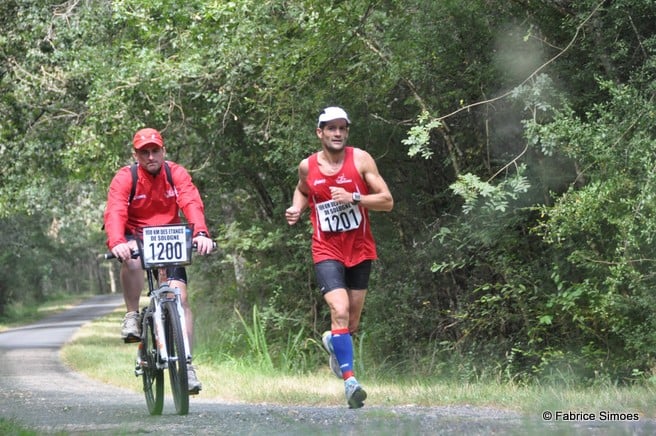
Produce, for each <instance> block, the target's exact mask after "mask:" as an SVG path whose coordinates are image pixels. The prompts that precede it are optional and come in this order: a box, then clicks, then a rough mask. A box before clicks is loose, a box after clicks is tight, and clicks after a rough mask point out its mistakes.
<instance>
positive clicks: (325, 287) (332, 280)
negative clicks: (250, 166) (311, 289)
mask: <svg viewBox="0 0 656 436" xmlns="http://www.w3.org/2000/svg"><path fill="white" fill-rule="evenodd" d="M314 272H315V274H316V276H317V282H319V289H320V290H321V293H322V294H325V293H326V292H330V291H332V290H335V289H347V290H351V289H356V290H365V289H367V287H369V275H370V274H371V261H370V260H365V261H364V262H360V263H359V264H357V265H355V266H352V267H350V268H347V267H345V266H344V264H343V263H341V262H338V261H336V260H324V261H321V262H319V263H315V264H314Z"/></svg>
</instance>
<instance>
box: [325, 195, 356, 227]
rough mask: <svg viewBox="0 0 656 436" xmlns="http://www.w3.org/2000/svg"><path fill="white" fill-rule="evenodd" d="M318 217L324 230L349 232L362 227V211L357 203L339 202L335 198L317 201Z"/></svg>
mask: <svg viewBox="0 0 656 436" xmlns="http://www.w3.org/2000/svg"><path fill="white" fill-rule="evenodd" d="M316 210H317V219H318V220H319V226H320V227H321V230H322V231H324V232H348V231H349V230H355V229H357V228H358V227H360V224H361V223H362V213H361V212H360V208H359V207H358V206H357V205H355V204H344V203H338V202H336V201H334V200H328V201H324V202H322V203H317V205H316Z"/></svg>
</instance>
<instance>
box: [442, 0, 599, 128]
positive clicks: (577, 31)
mask: <svg viewBox="0 0 656 436" xmlns="http://www.w3.org/2000/svg"><path fill="white" fill-rule="evenodd" d="M605 2H606V1H605V0H602V1H600V2H599V4H598V5H597V6H596V7H595V8H594V9H593V10H592V12H590V14H589V15H588V16H587V17H586V18H585V20H583V21H582V22H581V24H579V25H578V26H577V27H576V32H574V36H573V37H572V39H571V40H570V42H569V44H567V46H566V47H565V48H564V49H562V50H561V51H560V52H559V53H558V54H556V55H555V56H554V57H552V58H551V59H549V60H548V61H547V62H545V63H544V64H542V65H541V66H540V67H538V68H537V69H536V70H535V71H533V72H532V73H531V74H530V75H529V76H528V77H527V78H526V79H524V81H522V82H521V83H520V84H518V85H516V86H515V87H513V89H511V90H509V91H507V92H505V93H503V94H501V95H500V96H498V97H495V98H491V99H488V100H482V101H478V102H476V103H472V104H470V105H467V106H463V107H461V108H459V109H457V110H455V111H453V112H451V113H450V114H447V115H444V116H442V117H439V118H435V120H436V121H442V120H445V119H447V118H450V117H452V116H453V115H455V114H457V113H460V112H462V111H464V110H469V109H471V108H473V107H476V106H481V105H484V104H489V103H493V102H495V101H499V100H501V99H504V98H506V97H508V96H509V95H510V94H512V92H513V90H514V89H515V88H517V87H519V86H522V85H524V84H525V83H526V82H528V81H529V80H531V79H532V78H534V77H535V76H537V75H538V74H539V73H540V72H541V71H542V70H544V69H545V68H546V67H547V66H549V65H550V64H552V63H553V62H555V61H556V59H558V58H559V57H561V56H562V55H563V54H565V53H566V52H567V51H568V50H569V49H570V48H571V47H572V46H573V45H574V42H575V41H576V40H577V38H578V36H579V33H580V32H581V29H582V28H583V26H585V25H586V23H587V22H588V21H590V19H591V18H592V17H593V16H594V15H595V14H596V13H597V11H598V10H599V8H601V6H602V5H603V4H604V3H605Z"/></svg>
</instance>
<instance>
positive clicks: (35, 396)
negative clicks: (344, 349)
mask: <svg viewBox="0 0 656 436" xmlns="http://www.w3.org/2000/svg"><path fill="white" fill-rule="evenodd" d="M122 304H123V302H122V298H121V296H120V295H102V296H97V297H94V298H92V299H90V300H88V301H86V302H85V303H83V304H81V305H80V306H77V307H75V308H73V309H71V310H68V311H66V312H64V313H60V314H57V315H55V316H52V317H50V318H48V319H45V320H42V321H40V322H38V323H35V324H31V325H29V326H25V327H21V328H17V329H13V330H8V331H5V332H2V333H0V417H2V418H5V419H11V420H15V421H17V422H19V423H20V424H22V425H25V426H27V427H29V428H31V429H35V430H36V431H37V432H38V433H39V434H54V433H57V434H59V435H61V434H66V435H69V434H71V435H73V434H74V435H87V434H88V435H97V434H107V435H114V434H122V435H129V434H142V433H155V434H157V433H162V434H185V435H186V434H207V435H214V434H229V435H267V436H271V435H306V434H320V435H338V434H339V435H360V434H371V435H436V434H445V435H446V434H458V435H459V434H467V435H472V434H476V435H490V434H503V435H508V434H511V435H512V434H516V435H519V434H522V435H523V434H553V433H554V432H555V433H558V434H599V435H605V434H627V435H629V434H656V426H654V424H653V422H644V421H641V422H639V423H637V424H620V425H612V426H608V425H598V423H592V424H589V425H588V424H585V423H583V424H581V423H578V424H567V423H566V424H565V425H557V426H554V425H553V424H549V423H544V422H542V421H541V420H540V419H539V417H529V418H526V417H521V416H519V415H517V414H514V413H510V412H503V411H499V410H494V409H485V408H476V407H468V406H450V407H431V408H418V407H365V408H364V409H359V410H349V409H346V408H345V407H306V406H277V405H266V404H233V403H231V404H227V403H225V402H222V401H220V400H219V399H206V398H202V397H198V398H193V399H192V402H191V404H190V411H189V415H187V416H179V415H176V414H175V411H174V410H173V404H172V400H170V398H167V400H166V401H165V405H164V412H163V415H162V416H150V415H148V413H147V410H146V406H145V400H144V398H143V395H142V394H139V393H135V392H133V391H130V390H126V389H121V388H117V387H113V386H109V385H105V384H103V383H100V382H97V381H94V380H91V379H89V378H87V377H85V376H84V375H81V374H78V373H75V372H72V371H70V370H69V369H68V368H66V367H65V366H64V365H63V364H62V363H61V361H60V359H59V349H60V347H61V346H62V345H63V344H64V343H65V342H66V341H67V340H68V339H69V338H70V337H71V336H72V335H73V333H74V332H75V330H76V329H78V328H79V327H80V326H81V325H82V324H84V323H86V322H88V321H91V320H92V319H94V318H96V317H99V316H103V315H105V314H107V313H109V312H111V311H113V310H114V309H115V308H116V307H118V306H120V305H122Z"/></svg>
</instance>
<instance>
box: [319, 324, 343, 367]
mask: <svg viewBox="0 0 656 436" xmlns="http://www.w3.org/2000/svg"><path fill="white" fill-rule="evenodd" d="M332 339H333V334H332V333H331V332H330V331H329V330H327V331H325V332H323V334H322V335H321V342H323V347H324V348H325V349H326V351H327V352H328V354H330V357H329V358H328V365H329V366H330V369H331V370H332V372H333V374H335V377H337V378H339V379H341V378H342V370H341V368H340V367H339V362H338V361H337V356H335V350H334V349H333V342H332Z"/></svg>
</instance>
